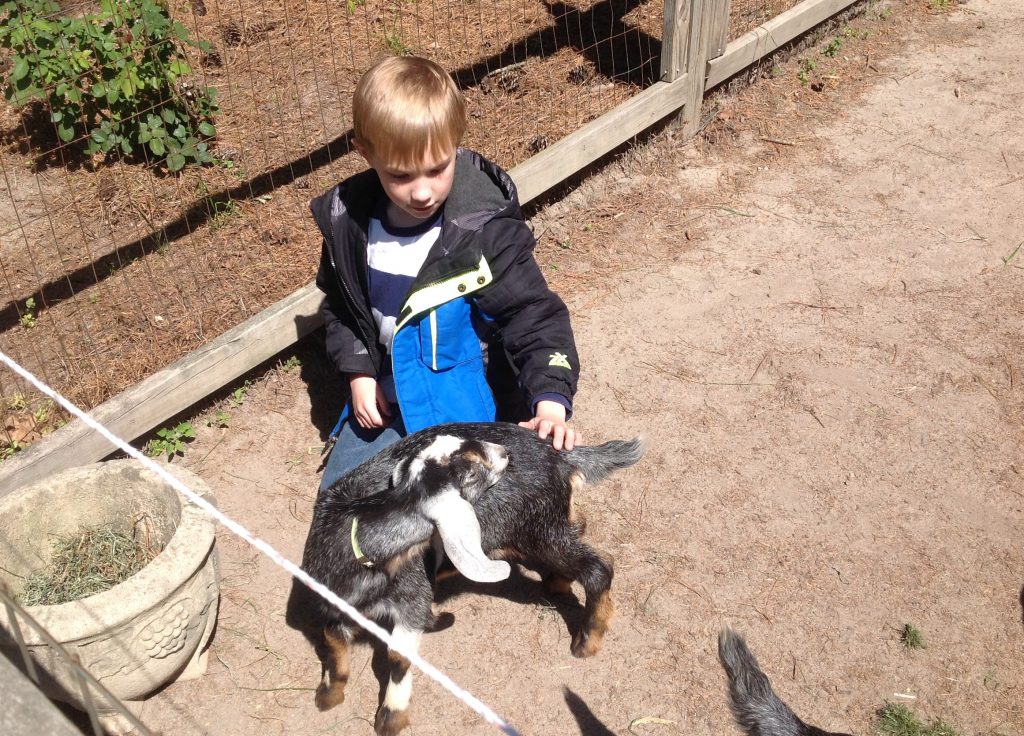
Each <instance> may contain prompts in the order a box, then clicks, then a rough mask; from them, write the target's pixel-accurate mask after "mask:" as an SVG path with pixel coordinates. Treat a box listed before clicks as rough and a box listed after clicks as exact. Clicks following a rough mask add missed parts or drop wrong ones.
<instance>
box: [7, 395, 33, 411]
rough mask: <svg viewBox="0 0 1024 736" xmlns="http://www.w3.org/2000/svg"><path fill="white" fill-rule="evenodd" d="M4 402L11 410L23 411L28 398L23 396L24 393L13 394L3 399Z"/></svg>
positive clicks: (26, 405) (26, 406)
mask: <svg viewBox="0 0 1024 736" xmlns="http://www.w3.org/2000/svg"><path fill="white" fill-rule="evenodd" d="M4 403H6V404H7V408H8V409H10V410H11V411H24V410H25V409H26V408H28V399H27V398H25V394H14V396H12V397H11V398H9V399H5V400H4Z"/></svg>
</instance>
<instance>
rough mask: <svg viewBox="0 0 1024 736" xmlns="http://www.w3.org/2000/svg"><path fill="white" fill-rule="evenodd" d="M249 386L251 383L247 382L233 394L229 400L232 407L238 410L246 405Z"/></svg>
mask: <svg viewBox="0 0 1024 736" xmlns="http://www.w3.org/2000/svg"><path fill="white" fill-rule="evenodd" d="M249 386H250V382H249V381H246V382H245V383H243V384H242V385H241V386H239V387H238V388H236V389H235V390H234V391H232V392H231V397H230V398H229V399H228V401H229V402H230V403H231V406H233V407H234V408H236V409H237V408H238V407H240V406H241V405H242V404H244V403H245V395H246V394H247V393H249Z"/></svg>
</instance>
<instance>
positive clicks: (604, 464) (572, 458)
mask: <svg viewBox="0 0 1024 736" xmlns="http://www.w3.org/2000/svg"><path fill="white" fill-rule="evenodd" d="M646 449H647V442H646V441H645V440H644V439H642V438H640V437H634V438H633V439H631V440H612V441H611V442H605V443H604V444H603V445H578V446H577V447H576V448H575V449H574V450H572V451H571V452H568V453H566V455H565V458H566V460H568V461H569V462H570V463H572V464H573V465H575V466H576V467H577V468H579V470H580V472H582V473H583V477H584V478H585V479H586V481H587V483H600V482H601V481H603V480H604V479H605V478H607V477H608V476H609V475H611V474H612V473H614V472H615V471H616V470H621V469H622V468H628V467H629V466H630V465H635V464H636V463H637V462H639V460H640V458H641V457H643V455H644V450H646Z"/></svg>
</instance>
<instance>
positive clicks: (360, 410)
mask: <svg viewBox="0 0 1024 736" xmlns="http://www.w3.org/2000/svg"><path fill="white" fill-rule="evenodd" d="M348 385H349V388H350V389H351V390H352V416H354V417H355V418H356V422H358V423H359V426H360V427H362V428H363V429H380V428H381V427H383V426H385V424H386V422H385V420H387V419H391V406H390V404H388V400H387V398H386V397H385V396H384V391H383V389H381V387H380V386H379V385H378V384H377V379H376V378H374V377H373V376H371V375H368V374H366V373H356V374H353V375H351V376H349V379H348Z"/></svg>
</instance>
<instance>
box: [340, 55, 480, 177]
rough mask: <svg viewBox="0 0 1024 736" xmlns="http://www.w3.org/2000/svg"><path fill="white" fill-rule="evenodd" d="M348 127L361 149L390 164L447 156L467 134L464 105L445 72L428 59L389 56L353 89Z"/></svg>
mask: <svg viewBox="0 0 1024 736" xmlns="http://www.w3.org/2000/svg"><path fill="white" fill-rule="evenodd" d="M352 125H353V128H354V129H355V137H356V140H357V141H358V142H359V144H360V145H361V146H362V147H363V149H364V150H365V151H366V152H368V153H370V154H372V155H374V156H377V157H379V158H381V159H383V160H384V161H387V162H388V163H390V164H394V165H397V166H407V165H416V164H419V163H420V162H421V161H423V159H424V158H425V157H426V155H428V154H429V155H430V156H432V157H433V158H434V159H435V160H438V159H440V158H441V157H443V156H446V155H448V154H450V153H451V152H452V151H453V150H454V149H455V148H457V147H458V145H459V143H460V142H461V141H462V136H463V135H464V134H465V132H466V103H465V102H464V101H463V99H462V94H461V93H460V92H459V89H458V87H456V86H455V82H454V81H453V80H452V78H451V77H450V76H449V75H448V73H447V72H446V71H445V70H444V69H442V68H441V67H440V66H438V65H437V64H435V63H434V62H433V61H430V60H429V59H424V58H421V57H417V56H390V57H388V58H386V59H384V60H382V61H380V62H378V63H377V64H375V65H374V66H373V67H371V68H370V69H369V70H368V71H367V72H366V73H365V74H363V76H362V78H361V79H360V80H359V83H358V84H357V85H356V91H355V94H354V95H353V98H352Z"/></svg>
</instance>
